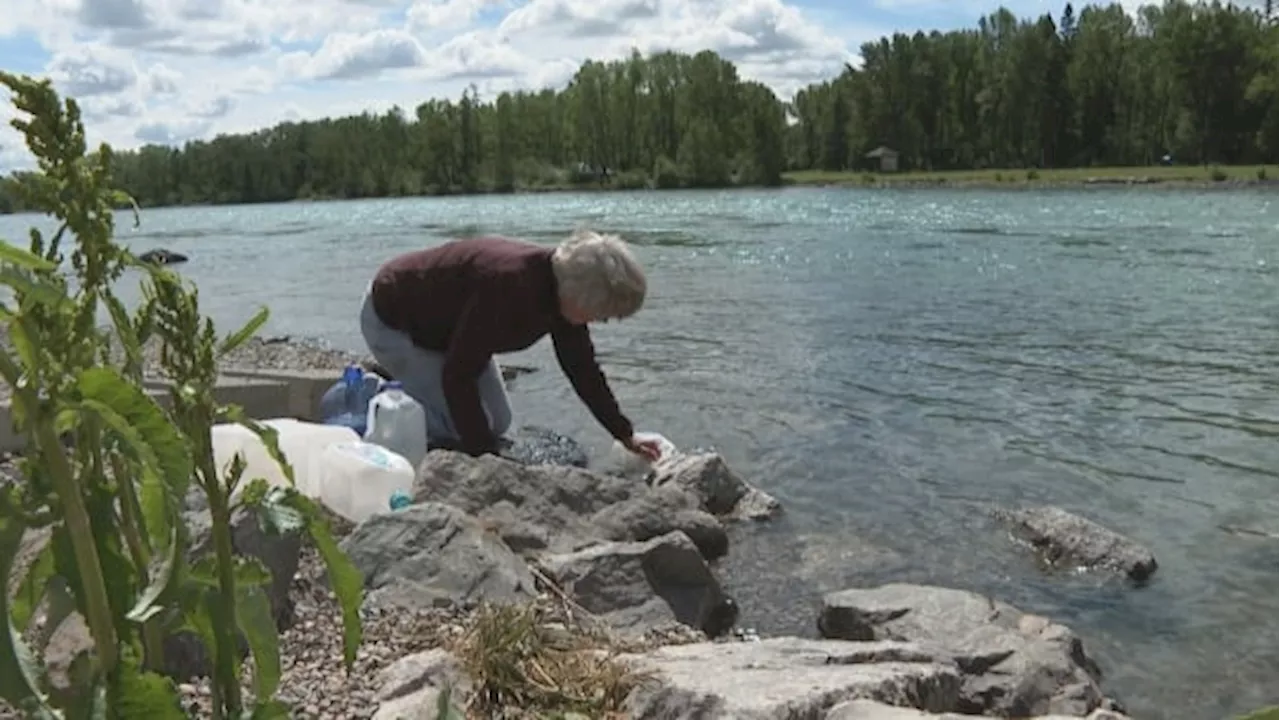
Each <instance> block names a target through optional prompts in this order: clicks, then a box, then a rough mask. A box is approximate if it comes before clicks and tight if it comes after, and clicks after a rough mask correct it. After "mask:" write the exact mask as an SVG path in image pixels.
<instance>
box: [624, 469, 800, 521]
mask: <svg viewBox="0 0 1280 720" xmlns="http://www.w3.org/2000/svg"><path fill="white" fill-rule="evenodd" d="M649 485H650V486H652V487H663V486H665V485H675V486H677V487H681V488H684V489H685V490H688V491H690V492H692V493H693V494H694V496H695V497H697V498H698V499H699V504H700V506H701V508H702V509H703V510H706V511H707V512H709V513H711V514H712V515H716V516H718V517H726V518H733V519H744V520H767V519H770V518H773V517H775V516H777V515H778V514H779V513H781V512H782V504H781V503H779V502H778V501H777V500H776V499H774V498H773V497H772V496H770V495H768V494H767V493H765V492H763V491H762V490H759V489H757V488H754V487H752V486H751V485H749V484H747V482H746V481H744V480H743V479H742V478H741V477H739V476H738V474H737V473H735V472H733V471H732V470H730V469H729V466H728V464H727V463H725V461H724V458H723V457H721V456H720V455H718V454H716V453H699V454H694V455H691V454H684V453H676V454H675V455H672V456H670V457H667V458H663V459H662V460H659V461H658V462H657V463H655V464H654V467H653V474H652V476H651V478H650V480H649Z"/></svg>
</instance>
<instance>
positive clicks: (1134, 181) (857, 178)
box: [0, 165, 1280, 216]
mask: <svg viewBox="0 0 1280 720" xmlns="http://www.w3.org/2000/svg"><path fill="white" fill-rule="evenodd" d="M1278 178H1280V167H1278V166H1276V165H1237V166H1211V167H1208V168H1205V167H1199V166H1195V167H1190V166H1180V167H1179V166H1175V167H1166V166H1151V167H1106V168H1055V169H1048V170H1009V169H1004V170H942V171H937V172H921V171H906V172H901V173H882V172H870V171H866V172H864V171H851V170H840V171H825V170H798V171H794V172H788V173H784V174H783V177H782V182H781V184H778V185H724V186H718V187H706V188H662V187H653V186H635V185H628V186H618V185H613V184H609V183H582V184H570V183H566V184H555V185H533V186H525V187H516V188H515V189H514V190H508V191H501V192H500V191H495V190H488V189H480V190H476V191H473V192H461V191H458V192H446V193H422V194H418V195H371V196H364V197H300V198H290V199H282V200H266V201H263V202H261V203H242V202H231V203H211V202H191V203H174V204H165V205H144V206H142V208H143V209H149V210H154V209H160V208H183V207H225V206H229V205H257V204H261V205H269V204H274V203H307V202H341V201H345V200H391V199H408V198H431V197H449V198H457V197H473V196H485V195H508V196H519V195H541V194H548V193H594V192H619V193H629V192H646V191H648V192H682V191H686V190H770V189H774V190H781V189H788V188H841V189H866V190H886V189H902V190H929V189H938V190H1006V191H1007V190H1070V189H1083V188H1102V189H1120V188H1124V189H1135V188H1150V189H1165V190H1224V191H1231V190H1243V189H1254V188H1259V187H1280V182H1277V179H1278ZM24 212H30V211H26V210H20V211H18V212H15V213H0V216H3V215H6V214H13V215H20V214H23V213H24Z"/></svg>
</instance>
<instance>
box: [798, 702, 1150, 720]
mask: <svg viewBox="0 0 1280 720" xmlns="http://www.w3.org/2000/svg"><path fill="white" fill-rule="evenodd" d="M972 718H973V716H972V715H961V714H959V713H950V712H948V713H942V714H937V713H930V712H925V711H924V710H919V709H916V708H909V707H898V706H895V705H886V704H884V703H881V702H876V701H875V700H850V701H849V702H843V703H840V704H839V705H837V706H835V707H833V708H831V710H830V711H828V712H827V714H826V715H824V716H823V720H972ZM1027 720H1076V718H1074V716H1071V715H1037V716H1035V717H1034V718H1027ZM1088 720H1128V718H1126V717H1125V716H1124V715H1121V714H1120V713H1116V712H1112V711H1110V710H1094V711H1093V712H1091V713H1089V715H1088Z"/></svg>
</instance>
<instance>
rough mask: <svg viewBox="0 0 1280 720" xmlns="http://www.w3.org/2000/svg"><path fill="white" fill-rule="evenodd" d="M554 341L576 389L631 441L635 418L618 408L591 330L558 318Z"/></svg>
mask: <svg viewBox="0 0 1280 720" xmlns="http://www.w3.org/2000/svg"><path fill="white" fill-rule="evenodd" d="M551 342H552V344H553V345H554V346H555V351H556V360H557V361H559V362H560V368H561V369H562V370H564V374H565V376H566V377H568V378H569V383H570V384H571V385H573V390H574V392H576V393H577V394H578V397H579V398H581V399H582V402H583V403H584V404H585V405H586V406H587V409H588V410H590V411H591V414H592V415H593V416H595V419H596V421H597V422H599V423H600V424H601V425H602V426H603V427H604V429H605V430H607V431H608V432H609V434H610V435H612V436H613V438H614V439H615V440H621V441H623V442H630V440H631V435H632V432H633V429H632V427H631V421H630V420H628V419H627V416H626V415H623V414H622V410H621V409H619V408H618V401H617V399H615V398H614V396H613V391H612V390H611V389H609V383H608V381H607V380H605V377H604V373H603V372H601V371H600V364H599V363H597V362H596V348H595V345H593V344H592V343H591V333H590V332H589V331H588V330H587V326H586V325H574V324H572V323H569V322H565V321H560V322H557V323H556V324H555V325H554V326H553V327H552V329H551Z"/></svg>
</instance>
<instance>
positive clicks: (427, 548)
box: [340, 503, 537, 607]
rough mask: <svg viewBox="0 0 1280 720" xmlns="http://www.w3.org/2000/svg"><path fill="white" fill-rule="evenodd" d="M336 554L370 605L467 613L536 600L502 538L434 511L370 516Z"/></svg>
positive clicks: (450, 512) (529, 578)
mask: <svg viewBox="0 0 1280 720" xmlns="http://www.w3.org/2000/svg"><path fill="white" fill-rule="evenodd" d="M340 547H341V548H342V550H343V551H344V552H345V553H346V554H347V556H348V557H349V558H351V562H352V563H354V564H355V566H356V568H357V569H358V570H360V572H361V574H362V575H363V576H364V586H365V589H366V590H367V591H371V592H370V594H369V598H368V602H370V603H371V604H383V605H393V606H405V605H409V606H414V605H416V606H419V607H432V606H437V605H461V606H467V605H470V604H474V603H478V602H480V601H482V600H487V601H491V602H512V601H518V600H523V599H529V598H532V597H534V596H535V595H536V592H537V591H536V587H535V583H534V579H533V575H532V574H531V573H530V571H529V566H528V565H527V564H526V563H525V561H524V560H523V559H521V558H520V557H519V556H517V555H516V554H515V553H514V552H513V551H512V550H511V548H509V547H507V545H506V543H504V542H503V541H502V539H501V538H500V537H498V536H497V535H496V534H494V533H493V532H491V531H490V530H489V529H488V528H486V527H485V526H484V525H483V523H481V522H480V521H479V520H477V519H475V518H473V517H471V516H469V515H466V514H465V513H463V512H462V511H460V510H458V509H457V508H454V507H450V506H448V505H441V504H440V503H423V504H420V505H412V506H410V507H407V508H405V509H403V510H399V511H396V512H387V513H380V514H377V515H374V516H372V517H370V518H369V519H368V520H365V521H364V522H363V523H361V524H360V525H358V526H356V528H355V530H354V531H352V533H351V534H350V535H348V536H347V537H346V538H344V539H343V540H342V543H341V545H340Z"/></svg>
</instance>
